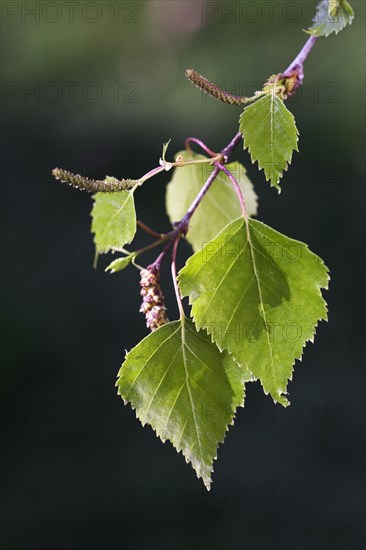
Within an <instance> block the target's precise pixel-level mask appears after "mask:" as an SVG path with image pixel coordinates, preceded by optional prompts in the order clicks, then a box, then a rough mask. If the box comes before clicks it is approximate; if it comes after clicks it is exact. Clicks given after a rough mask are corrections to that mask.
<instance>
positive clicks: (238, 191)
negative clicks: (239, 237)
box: [215, 162, 249, 219]
mask: <svg viewBox="0 0 366 550" xmlns="http://www.w3.org/2000/svg"><path fill="white" fill-rule="evenodd" d="M215 166H217V168H220V170H221V171H222V172H224V174H226V175H227V177H228V178H229V179H230V181H231V183H232V184H233V186H234V188H235V191H236V194H237V196H238V199H239V202H240V208H241V212H242V214H243V218H245V219H248V217H249V215H248V211H247V208H246V206H245V201H244V197H243V193H242V191H241V189H240V185H239V183H238V182H237V180H236V179H235V177H234V175H233V174H232V173H231V172H230V171H229V170H228V169H227V168H226V167H225V166H224V165H223V164H220V163H219V162H215Z"/></svg>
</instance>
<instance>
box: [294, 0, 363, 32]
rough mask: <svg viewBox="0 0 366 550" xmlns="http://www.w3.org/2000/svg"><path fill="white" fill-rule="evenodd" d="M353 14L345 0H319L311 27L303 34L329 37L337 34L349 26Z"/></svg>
mask: <svg viewBox="0 0 366 550" xmlns="http://www.w3.org/2000/svg"><path fill="white" fill-rule="evenodd" d="M353 18H354V12H353V9H352V7H351V6H350V4H349V3H348V2H347V0H321V1H320V3H319V4H318V6H317V10H316V14H315V17H314V20H313V23H314V24H313V26H312V27H310V29H307V30H306V31H305V32H308V33H309V34H312V35H314V36H329V35H330V34H331V33H332V32H335V33H336V34H337V33H339V31H341V30H342V29H343V28H344V27H345V26H346V25H347V24H348V25H350V24H351V23H352V21H353Z"/></svg>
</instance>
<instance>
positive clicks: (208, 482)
mask: <svg viewBox="0 0 366 550" xmlns="http://www.w3.org/2000/svg"><path fill="white" fill-rule="evenodd" d="M190 319H191V320H192V321H194V319H193V318H192V317H190ZM176 322H177V320H175V321H170V322H169V323H166V325H164V326H167V325H171V324H173V323H176ZM194 324H195V326H196V327H197V325H196V323H194ZM204 332H206V334H208V335H209V336H211V335H210V334H209V333H208V332H207V330H206V329H204ZM148 336H149V335H148ZM148 336H146V337H145V338H147V337H148ZM145 338H143V340H144V339H145ZM143 340H141V342H142V341H143ZM211 342H212V344H214V345H215V346H216V347H217V348H218V349H219V351H220V352H221V353H223V352H224V351H225V350H221V349H220V347H219V346H218V345H217V344H216V342H215V341H214V340H213V339H212V337H211ZM139 343H140V342H139ZM131 351H132V350H130V351H129V352H127V351H126V354H125V358H124V360H123V363H122V365H121V367H120V369H119V372H120V370H121V369H122V367H123V364H124V362H125V361H126V360H127V357H128V355H129V354H130V353H131ZM229 355H230V356H232V354H231V353H229ZM233 357H234V356H233ZM234 360H235V362H236V364H237V367H238V369H241V367H240V364H239V363H238V361H237V360H236V359H235V357H234ZM119 379H120V375H119V374H118V376H117V381H116V384H115V385H116V387H117V388H118V390H117V395H118V396H120V397H121V398H122V401H123V403H124V405H125V406H127V405H130V407H131V408H132V410H133V411H134V412H135V415H136V418H137V419H138V420H139V421H140V423H141V425H142V426H143V427H145V426H146V425H148V426H150V427H151V428H152V430H153V431H154V433H155V435H156V437H157V438H158V439H160V441H161V442H162V443H163V444H165V443H166V442H169V443H170V444H171V445H172V447H173V448H174V450H175V451H176V452H177V454H178V455H179V454H181V455H182V456H183V458H184V460H185V462H186V464H191V465H192V469H193V470H194V472H195V474H196V477H197V478H198V479H202V481H203V484H204V486H205V487H206V489H207V491H210V490H211V485H212V474H213V472H214V461H215V460H217V455H218V449H219V446H220V445H223V443H224V441H225V439H226V434H227V432H228V431H229V428H230V426H234V424H235V419H236V410H237V409H239V408H244V403H245V397H246V393H245V382H243V390H244V391H243V399H242V402H241V403H240V404H239V405H238V406H237V407H236V409H235V411H234V412H233V415H232V418H231V421H230V422H228V423H227V425H226V428H225V432H224V436H223V438H222V439H221V440H220V441H218V442H217V445H216V454H215V456H213V457H212V462H211V464H210V468H209V470H208V471H209V474H210V476H209V477H208V478H205V477H204V476H203V475H202V474H201V473H200V474H199V473H198V472H197V471H196V469H195V468H194V466H193V462H192V460H191V459H190V458H189V457H187V456H185V455H184V453H183V449H182V448H179V447H176V446H175V445H174V443H173V442H172V441H171V440H170V439H169V438H163V437H162V436H161V435H159V434H158V432H157V431H156V430H155V428H154V427H153V426H152V424H150V422H148V421H147V420H146V421H143V420H142V419H141V417H140V416H139V413H138V411H137V408H136V407H134V406H133V404H132V403H131V401H129V400H128V399H125V398H124V397H123V395H122V394H121V393H120V389H119V385H118V381H119Z"/></svg>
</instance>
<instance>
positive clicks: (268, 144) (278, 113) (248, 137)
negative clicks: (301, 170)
mask: <svg viewBox="0 0 366 550" xmlns="http://www.w3.org/2000/svg"><path fill="white" fill-rule="evenodd" d="M240 132H241V133H242V134H243V138H244V149H246V148H248V150H249V153H250V155H251V158H252V162H253V163H254V162H255V161H258V166H259V168H260V169H262V168H263V169H264V173H265V176H266V180H267V181H268V180H269V181H270V182H271V185H272V186H274V187H276V188H277V189H278V190H279V191H280V186H279V181H280V179H281V178H282V174H283V170H287V167H288V164H290V163H291V159H292V152H293V151H298V147H297V141H298V131H297V128H296V124H295V118H294V116H293V114H292V113H290V111H289V110H288V109H287V108H286V107H285V104H284V103H283V101H282V99H280V98H279V97H278V96H277V95H276V94H275V88H274V87H273V88H272V90H271V91H270V93H269V94H268V95H265V96H264V97H262V98H261V99H258V101H256V102H255V103H253V104H252V105H248V107H246V108H245V109H244V111H243V113H242V114H241V116H240Z"/></svg>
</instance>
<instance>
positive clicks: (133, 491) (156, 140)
mask: <svg viewBox="0 0 366 550" xmlns="http://www.w3.org/2000/svg"><path fill="white" fill-rule="evenodd" d="M315 4H316V3H315V2H313V1H310V0H309V1H305V2H297V1H295V2H287V1H281V2H272V1H269V2H268V1H263V2H259V1H258V2H249V1H248V2H247V1H241V2H201V1H189V0H188V1H175V0H167V1H160V0H159V1H158V0H149V1H145V2H135V1H132V2H122V1H113V2H112V1H109V0H104V1H99V2H88V1H85V2H84V1H79V2H61V1H56V2H32V1H28V2H12V1H10V2H6V1H3V2H2V3H1V19H2V23H1V72H2V88H1V94H2V95H1V106H2V109H1V110H2V160H1V190H2V196H1V209H2V211H1V217H2V246H1V260H2V268H3V269H2V289H1V290H2V292H1V294H2V303H1V309H2V322H1V348H2V367H1V375H2V381H1V395H2V407H1V417H2V436H1V443H2V453H1V454H2V459H3V466H2V469H1V473H2V482H1V539H0V540H1V549H4V550H84V549H85V550H115V549H120V548H131V549H137V550H145V549H146V550H150V549H151V550H155V549H158V550H165V549H166V550H181V549H182V550H186V549H188V548H199V549H200V550H206V549H207V550H224V549H225V550H239V549H243V550H244V549H245V550H257V549H258V550H272V549H273V550H277V549H281V550H297V549H298V550H318V549H324V550H328V549H329V550H344V549H347V550H360V549H361V548H363V547H364V530H363V527H364V516H363V514H364V499H363V493H364V477H363V468H364V446H363V439H364V428H365V425H364V398H365V387H364V364H363V361H364V354H363V339H364V323H363V321H364V317H363V302H364V300H363V297H364V293H363V275H364V273H363V271H364V261H363V259H364V222H363V220H364V217H363V216H364V175H365V174H364V166H365V164H364V151H365V141H364V126H365V109H364V93H365V80H364V70H363V65H364V44H365V34H364V21H365V5H364V2H363V1H359V0H357V1H355V0H351V4H352V5H353V7H354V10H355V15H356V16H355V21H354V23H353V25H352V27H348V28H346V29H345V30H344V31H343V32H341V33H340V34H339V35H338V36H335V35H332V36H330V37H329V38H327V39H320V40H319V41H318V43H317V44H316V46H315V48H314V50H313V52H312V53H311V55H310V57H309V58H308V60H307V62H306V66H305V71H306V77H305V81H304V85H303V87H302V89H301V90H300V92H299V93H298V94H297V96H296V97H294V98H293V99H291V100H290V101H289V103H288V106H289V108H290V109H291V110H292V111H293V113H294V114H295V116H296V120H297V124H298V128H299V130H300V154H295V155H294V159H293V164H292V166H291V167H290V169H289V171H288V173H286V174H285V177H284V178H283V182H282V188H283V192H282V194H281V195H280V196H278V194H277V192H276V191H274V190H273V189H270V188H269V185H268V184H267V183H266V182H265V180H264V177H263V174H262V173H258V170H257V168H256V167H254V166H251V164H250V161H249V157H248V154H247V153H246V152H245V153H244V152H243V151H237V152H236V153H235V157H234V158H236V159H241V160H242V162H243V163H244V164H245V165H246V166H247V167H248V171H249V174H250V176H251V178H252V180H253V181H254V183H255V187H256V191H257V193H258V195H259V198H260V203H259V205H260V206H259V219H261V220H263V221H265V222H266V223H267V224H269V225H271V226H272V227H274V228H276V229H277V230H279V231H281V232H283V233H285V234H286V235H288V236H290V237H294V238H297V239H300V240H304V241H305V242H306V243H308V244H309V246H310V248H311V249H312V250H313V251H315V252H317V253H319V254H320V255H321V256H322V257H323V258H324V260H325V262H326V263H327V265H328V266H329V267H330V269H331V276H332V281H331V286H330V291H329V292H328V293H327V300H328V303H329V311H330V313H329V323H328V324H326V323H322V324H321V326H320V327H319V330H318V334H317V337H316V340H315V345H312V344H308V346H307V348H306V351H305V354H304V359H303V362H302V363H298V364H297V365H296V368H295V376H294V379H293V381H292V382H291V383H290V385H289V392H290V399H291V402H292V406H291V407H290V408H289V409H286V410H285V409H282V408H281V407H280V406H279V405H274V404H273V402H272V400H271V399H270V398H269V397H265V396H264V395H263V392H262V391H261V388H260V386H259V384H251V385H249V387H248V390H247V392H248V395H247V405H246V407H245V409H244V410H242V411H240V412H239V414H238V419H237V422H236V426H235V427H234V428H231V429H230V432H229V434H228V435H227V437H226V441H225V445H223V446H220V449H219V455H218V461H217V462H216V463H215V473H214V478H213V480H214V483H213V488H212V490H211V493H206V492H205V490H204V488H203V485H202V483H201V482H200V481H198V480H197V479H196V478H195V475H194V472H193V470H192V469H191V467H190V466H187V465H186V464H185V462H184V460H183V458H182V456H181V455H179V456H178V455H177V454H176V452H175V450H174V449H173V448H172V446H171V445H170V444H169V443H167V444H165V445H162V443H161V442H160V440H158V439H157V438H156V437H155V435H154V433H153V431H152V430H151V429H150V428H149V427H145V428H144V429H143V428H142V427H141V425H140V424H139V422H138V421H137V420H136V419H135V417H134V413H133V411H132V410H131V409H130V408H129V407H125V406H124V405H123V403H122V401H121V400H120V399H119V398H118V397H117V395H116V389H115V380H116V374H117V371H118V368H119V365H120V363H121V362H122V360H123V357H124V353H125V349H130V348H131V347H132V346H134V345H135V344H136V343H137V342H138V341H139V340H140V339H141V338H142V337H143V336H145V335H146V334H147V331H146V328H145V323H144V318H143V317H142V315H141V314H139V313H138V308H139V304H140V296H139V289H138V284H137V283H138V274H137V272H136V271H135V270H134V269H132V268H129V269H128V270H126V271H124V272H123V273H119V274H116V275H107V274H105V273H104V267H105V266H106V265H107V261H108V260H107V258H102V259H101V260H100V262H99V266H98V269H97V270H93V267H92V263H93V255H94V250H93V243H92V236H91V234H90V209H91V202H92V201H91V198H90V196H89V195H87V194H83V193H79V192H76V191H75V190H72V189H70V188H68V187H66V186H64V185H63V184H61V183H59V182H56V181H54V180H53V178H52V176H51V175H50V171H51V169H52V168H53V167H55V166H61V167H63V168H66V169H69V170H72V171H75V172H80V173H82V174H85V175H88V176H90V177H97V178H103V177H104V176H105V175H106V174H107V175H112V176H116V177H138V176H140V175H142V174H143V173H145V172H146V171H148V170H149V169H150V168H152V167H154V166H156V164H157V161H158V158H159V156H160V154H161V147H162V143H163V142H164V141H167V139H169V138H172V144H171V148H170V154H173V152H175V151H178V150H180V149H181V148H182V144H183V141H184V139H185V138H186V137H187V136H189V135H193V136H197V137H200V138H202V139H204V140H206V142H207V144H208V145H209V146H210V147H211V148H213V149H214V150H219V149H221V148H222V147H223V146H224V145H226V144H227V143H228V142H229V140H230V139H231V137H232V136H233V135H234V133H235V132H236V131H237V127H238V117H239V114H240V108H239V109H238V108H236V107H230V106H227V105H222V104H219V103H217V102H215V101H214V100H211V99H210V98H207V97H206V96H203V95H202V94H201V92H200V91H199V90H197V89H196V88H194V87H193V86H192V85H191V84H190V83H189V82H188V81H186V79H185V77H184V71H185V69H186V68H188V67H192V68H195V69H196V70H198V71H200V72H202V73H203V74H204V75H206V76H207V77H208V78H210V79H212V80H214V81H215V82H217V83H218V84H220V85H222V86H223V87H225V88H226V89H227V90H228V91H232V92H234V93H235V92H236V93H242V94H246V93H250V92H252V91H253V89H254V88H255V87H258V86H260V85H261V84H262V83H263V82H264V80H265V79H266V78H267V77H268V76H269V75H271V74H273V73H275V72H279V71H281V70H283V69H285V68H286V67H287V65H288V64H289V62H290V61H291V60H292V59H293V58H294V56H295V55H296V54H297V52H298V51H299V49H300V48H301V46H302V45H303V43H304V42H305V40H306V35H305V34H304V33H303V32H302V29H303V28H306V27H307V26H308V25H309V22H310V21H311V18H312V16H313V13H314V7H315ZM167 181H168V176H167V175H162V176H161V177H158V178H156V179H154V180H151V181H150V182H149V183H148V184H146V185H145V186H144V188H143V189H142V190H141V191H139V192H138V196H137V207H138V216H139V217H140V218H141V219H142V220H144V221H145V222H146V223H149V224H151V225H152V226H153V227H154V228H156V229H157V230H159V231H165V230H168V229H169V222H168V219H167V216H166V214H165V209H164V200H165V199H164V197H165V186H166V182H167ZM136 242H137V245H138V244H140V243H143V242H146V243H147V242H150V238H149V237H146V236H143V235H142V236H141V235H139V236H138V237H137V240H136ZM188 252H189V249H188V246H187V245H185V246H183V247H182V250H181V256H180V265H182V262H183V261H184V257H185V256H186V255H187V253H188ZM152 259H153V256H151V257H146V260H145V265H146V264H147V262H148V261H149V260H152ZM142 261H143V260H142ZM167 275H168V272H167ZM165 282H166V287H165V288H166V294H167V301H168V304H169V305H170V308H171V315H172V317H174V315H176V314H177V311H176V305H175V300H174V297H173V295H172V291H171V287H170V286H169V285H170V283H169V277H168V276H167V277H166V281H165Z"/></svg>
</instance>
